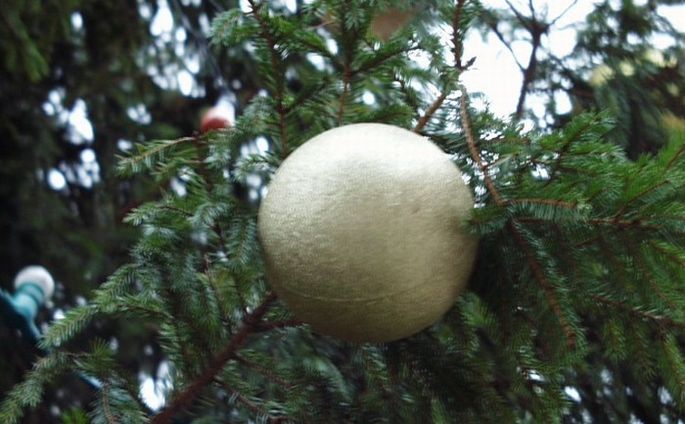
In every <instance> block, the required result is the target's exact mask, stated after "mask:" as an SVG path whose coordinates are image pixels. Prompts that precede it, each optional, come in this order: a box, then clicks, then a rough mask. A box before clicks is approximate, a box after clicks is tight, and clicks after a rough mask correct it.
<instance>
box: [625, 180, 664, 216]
mask: <svg viewBox="0 0 685 424" xmlns="http://www.w3.org/2000/svg"><path fill="white" fill-rule="evenodd" d="M668 183H669V181H668V180H666V181H662V182H660V183H659V184H657V185H655V186H653V187H650V188H648V189H645V190H642V191H641V192H639V193H638V194H636V195H635V196H633V197H631V198H630V199H629V200H628V201H627V202H626V204H625V205H623V207H621V209H619V210H618V212H616V215H614V216H615V217H616V219H618V217H620V216H622V215H623V214H624V213H625V211H626V209H628V206H630V205H631V204H633V203H634V202H636V201H637V200H638V199H639V198H640V197H642V196H644V195H646V194H648V193H651V192H652V191H654V190H656V189H658V188H659V187H661V186H663V185H665V184H668Z"/></svg>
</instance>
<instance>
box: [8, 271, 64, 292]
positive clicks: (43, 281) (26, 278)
mask: <svg viewBox="0 0 685 424" xmlns="http://www.w3.org/2000/svg"><path fill="white" fill-rule="evenodd" d="M29 283H32V284H37V285H38V287H40V288H41V290H43V295H44V296H45V298H46V299H50V298H51V297H52V294H53V293H54V292H55V280H53V279H52V275H50V273H49V272H48V270H47V269H45V268H43V267H42V266H40V265H31V266H27V267H25V268H23V269H22V270H21V271H19V274H17V276H16V277H14V288H15V289H18V288H19V287H21V286H23V285H24V284H29Z"/></svg>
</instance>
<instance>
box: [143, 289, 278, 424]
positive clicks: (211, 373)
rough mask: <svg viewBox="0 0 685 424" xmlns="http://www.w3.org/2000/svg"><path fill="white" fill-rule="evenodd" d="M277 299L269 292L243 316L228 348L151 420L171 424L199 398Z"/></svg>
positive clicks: (161, 423)
mask: <svg viewBox="0 0 685 424" xmlns="http://www.w3.org/2000/svg"><path fill="white" fill-rule="evenodd" d="M275 299H276V295H275V294H273V293H270V294H268V295H267V296H266V298H264V301H263V302H262V304H261V305H259V306H258V307H257V308H256V309H255V310H254V311H253V312H252V313H251V314H249V315H246V316H245V317H244V318H243V326H242V327H241V328H240V329H239V330H238V331H237V332H236V333H235V334H234V335H233V337H231V340H230V341H229V343H228V345H227V346H226V348H224V350H223V351H221V352H220V353H219V354H218V355H217V356H216V357H215V358H214V359H213V360H212V361H211V363H210V364H209V366H207V367H206V368H205V371H204V372H203V373H202V374H200V375H199V376H198V377H197V378H196V379H195V380H194V381H193V382H192V383H190V384H189V385H188V386H186V387H185V388H184V389H183V390H182V391H181V392H180V393H178V394H177V395H176V396H175V397H174V398H173V399H172V400H171V402H170V403H169V405H168V406H167V407H166V408H164V409H163V410H162V411H161V412H160V413H159V414H157V415H155V416H154V417H152V419H151V421H150V422H151V423H152V424H170V423H171V422H172V419H173V417H174V415H176V413H178V412H180V411H181V410H182V409H184V408H185V407H186V406H188V404H190V403H191V402H192V401H193V400H194V399H195V398H197V397H198V396H199V395H200V392H201V391H202V390H203V389H204V388H205V387H206V386H207V385H209V384H211V383H212V382H213V381H214V379H215V378H216V376H217V374H219V372H221V370H222V369H223V368H224V366H225V365H226V363H227V362H228V361H229V360H231V359H233V358H235V356H236V354H237V351H238V349H240V348H241V347H242V346H243V345H244V344H245V342H246V341H247V337H248V336H249V335H250V334H252V333H253V332H254V329H255V328H256V327H257V326H258V325H259V322H260V320H261V319H262V317H263V316H264V314H266V312H267V311H268V309H269V305H270V304H271V302H273V301H274V300H275Z"/></svg>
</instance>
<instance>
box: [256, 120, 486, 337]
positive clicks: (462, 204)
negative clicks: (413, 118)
mask: <svg viewBox="0 0 685 424" xmlns="http://www.w3.org/2000/svg"><path fill="white" fill-rule="evenodd" d="M472 208H473V197H472V195H471V192H470V190H469V188H468V187H467V186H466V184H464V182H463V181H462V178H461V174H460V172H459V170H458V169H457V168H456V166H455V165H454V164H453V163H452V162H451V161H450V159H449V157H448V155H446V154H445V153H444V152H442V151H441V150H440V149H439V148H438V147H437V146H435V145H434V144H433V143H431V142H430V141H429V140H428V139H427V138H425V137H421V136H419V135H417V134H415V133H412V132H410V131H407V130H405V129H402V128H399V127H394V126H391V125H384V124H371V123H369V124H354V125H347V126H343V127H339V128H335V129H332V130H329V131H326V132H324V133H322V134H320V135H318V136H316V137H314V138H312V139H311V140H309V141H307V142H306V143H304V144H303V145H302V146H300V147H299V148H298V149H297V150H296V151H295V152H293V153H292V154H291V155H290V156H289V157H288V158H287V159H286V160H285V161H284V162H283V164H282V165H281V167H280V168H279V169H278V171H277V172H276V174H275V175H274V178H273V180H272V181H271V184H270V185H269V191H268V195H267V196H266V198H265V199H264V201H263V202H262V204H261V206H260V210H259V236H260V240H261V242H262V247H263V249H264V254H265V260H266V268H267V275H268V279H269V282H270V283H271V285H272V286H273V288H274V290H275V291H276V293H277V294H278V295H279V296H280V297H281V298H282V299H283V301H284V302H285V303H286V305H287V306H288V307H289V308H290V309H291V310H292V312H293V313H294V314H295V316H296V317H297V318H299V319H301V320H303V321H305V322H307V323H309V324H310V325H311V326H312V328H313V329H314V330H315V331H317V332H319V333H321V334H327V335H331V336H335V337H339V338H341V339H345V340H349V341H354V342H386V341H391V340H397V339H401V338H404V337H407V336H410V335H412V334H414V333H416V332H418V331H420V330H422V329H424V328H426V327H428V326H430V325H431V324H433V323H434V322H436V321H437V320H438V319H440V317H441V316H442V315H443V314H444V313H445V312H446V311H447V310H448V309H449V308H450V307H451V306H452V305H453V304H454V301H455V298H456V297H457V295H458V294H459V293H460V292H461V291H462V290H463V289H464V287H465V285H466V283H467V281H468V278H469V276H470V274H471V269H472V266H473V262H474V259H475V256H476V249H477V240H476V239H475V238H473V237H472V236H470V235H468V234H466V233H465V232H464V230H463V229H462V227H461V226H462V223H463V221H464V220H465V219H466V218H467V217H468V216H469V214H470V212H471V210H472Z"/></svg>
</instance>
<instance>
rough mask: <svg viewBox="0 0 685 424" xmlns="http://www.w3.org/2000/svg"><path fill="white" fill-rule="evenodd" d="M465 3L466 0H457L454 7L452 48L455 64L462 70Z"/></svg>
mask: <svg viewBox="0 0 685 424" xmlns="http://www.w3.org/2000/svg"><path fill="white" fill-rule="evenodd" d="M464 3H466V0H457V6H456V7H455V8H454V14H453V15H452V48H453V53H454V66H455V67H456V68H457V69H458V70H460V71H463V70H464V66H463V64H462V63H461V56H462V54H463V53H464V49H463V43H462V35H461V26H460V24H461V15H462V12H463V10H464Z"/></svg>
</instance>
